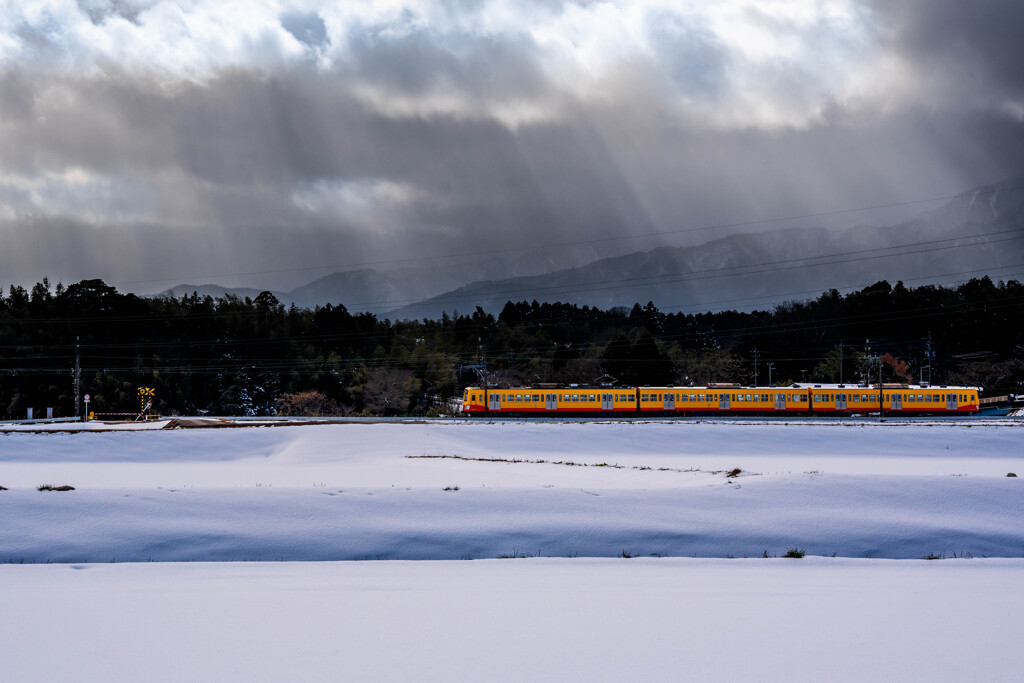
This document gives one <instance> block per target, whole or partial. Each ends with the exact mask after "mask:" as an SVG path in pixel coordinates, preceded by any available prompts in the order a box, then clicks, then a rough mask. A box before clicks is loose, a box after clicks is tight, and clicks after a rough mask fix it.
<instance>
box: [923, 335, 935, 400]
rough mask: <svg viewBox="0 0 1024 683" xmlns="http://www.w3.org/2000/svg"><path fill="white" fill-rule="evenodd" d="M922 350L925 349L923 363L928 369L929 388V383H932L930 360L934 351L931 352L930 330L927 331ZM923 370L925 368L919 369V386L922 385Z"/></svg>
mask: <svg viewBox="0 0 1024 683" xmlns="http://www.w3.org/2000/svg"><path fill="white" fill-rule="evenodd" d="M924 349H925V350H924V357H925V362H926V363H927V366H926V367H927V368H928V384H929V386H930V385H931V383H932V358H934V357H935V351H933V350H932V332H931V330H928V339H927V340H926V342H925V347H924ZM924 370H925V368H924V367H922V368H921V384H924Z"/></svg>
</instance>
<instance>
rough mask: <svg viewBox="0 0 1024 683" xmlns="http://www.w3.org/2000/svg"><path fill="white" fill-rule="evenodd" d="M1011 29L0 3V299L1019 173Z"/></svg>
mask: <svg viewBox="0 0 1024 683" xmlns="http://www.w3.org/2000/svg"><path fill="white" fill-rule="evenodd" d="M1021 26H1024V3H1020V2H1019V1H1014V0H1007V1H1005V2H996V1H993V2H978V3H968V2H962V1H961V0H927V1H925V0H901V1H900V2H884V1H881V0H879V1H878V2H867V1H863V0H862V1H860V2H858V1H854V0H836V1H828V0H822V1H819V2H798V1H785V0H782V1H778V2H768V1H765V2H753V1H747V0H728V1H722V2H703V1H693V2H685V1H680V0H673V1H667V2H662V1H660V0H652V1H649V2H631V3H626V2H587V1H582V0H581V1H580V2H558V1H557V0H535V1H533V2H530V1H528V0H525V1H524V0H509V1H507V2H504V1H489V0H477V1H472V2H470V1H467V2H454V1H450V2H368V3H359V2H336V1H335V2H314V1H308V2H291V3H289V2H263V1H261V0H245V1H239V2H233V1H231V0H218V1H208V2H200V1H196V2H189V1H187V0H180V1H178V2H167V1H160V2H150V1H146V0H113V1H109V0H108V1H104V0H79V1H78V2H73V1H70V0H34V1H33V2H19V1H16V0H0V283H9V282H19V283H31V282H35V281H36V280H39V279H41V278H42V277H43V276H44V275H48V276H49V277H50V278H51V280H54V281H56V280H58V279H63V280H64V281H65V282H73V281H76V280H79V279H82V278H86V277H102V278H104V279H106V280H107V281H108V282H114V283H118V284H119V286H120V288H121V289H134V290H138V291H155V290H157V289H160V288H161V287H163V286H166V285H169V284H174V283H177V282H193V283H197V282H199V281H203V282H209V281H214V282H221V283H223V284H230V285H252V286H274V287H291V286H295V285H298V284H302V283H305V282H308V281H310V280H312V279H314V278H315V277H318V276H320V275H324V274H327V273H328V272H330V271H331V270H336V269H339V268H340V267H341V266H346V265H349V264H359V263H368V262H377V261H393V260H396V259H406V258H421V257H425V256H433V255H439V254H450V253H463V252H475V251H482V250H491V249H503V248H515V247H525V246H535V245H543V244H550V243H554V242H564V241H577V240H588V239H601V238H607V237H624V236H629V235H637V234H647V233H651V232H661V231H670V230H678V229H680V228H685V227H691V226H700V225H706V224H717V223H734V222H742V221H750V220H761V219H770V218H776V217H780V216H789V215H794V214H802V213H813V212H824V211H832V210H837V209H846V208H854V207H863V206H871V205H877V204H885V203H890V202H904V201H913V200H918V199H924V198H929V197H938V196H944V195H951V194H955V193H958V192H961V191H964V190H968V189H970V188H971V187H974V186H977V185H982V184H988V183H994V182H999V181H1003V180H1006V179H1012V178H1019V177H1022V170H1024V169H1022V166H1024V69H1022V68H1020V65H1021V64H1022V63H1024V59H1022V58H1024V54H1022V53H1024V40H1021V38H1020V35H1019V29H1020V27H1021ZM927 208H934V206H933V205H924V206H922V207H921V210H924V209H927ZM885 218H886V217H885V216H880V215H877V212H865V214H863V215H852V216H849V217H847V218H846V220H848V221H859V220H863V221H866V222H878V221H884V220H885ZM698 234H699V239H707V238H709V237H711V236H714V235H715V234H716V233H715V232H714V231H705V232H702V233H698ZM695 239H697V237H696V235H694V234H691V235H685V234H684V235H681V236H673V237H668V238H665V241H667V242H668V243H673V244H678V243H685V241H687V240H690V241H693V240H695ZM654 243H655V242H652V240H650V239H647V240H622V241H621V242H620V243H616V248H620V249H621V251H623V252H625V251H630V250H634V249H639V248H649V247H650V246H652V245H653V244H654ZM409 263H413V264H417V263H422V264H429V263H431V262H430V261H422V262H417V261H412V262H409ZM392 265H395V264H391V265H389V264H386V263H385V264H379V265H378V266H376V267H379V268H387V267H391V266H392ZM266 271H278V272H274V273H270V272H266ZM237 273H250V274H248V275H237V276H232V277H229V276H230V275H232V274H237Z"/></svg>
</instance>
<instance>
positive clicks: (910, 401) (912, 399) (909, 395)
mask: <svg viewBox="0 0 1024 683" xmlns="http://www.w3.org/2000/svg"><path fill="white" fill-rule="evenodd" d="M907 402H908V403H913V402H914V395H913V394H907Z"/></svg>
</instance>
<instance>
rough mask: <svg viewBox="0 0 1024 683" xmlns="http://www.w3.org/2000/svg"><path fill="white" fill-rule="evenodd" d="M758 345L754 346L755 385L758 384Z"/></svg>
mask: <svg viewBox="0 0 1024 683" xmlns="http://www.w3.org/2000/svg"><path fill="white" fill-rule="evenodd" d="M757 356H758V352H757V347H756V346H755V347H754V386H755V387H756V386H757Z"/></svg>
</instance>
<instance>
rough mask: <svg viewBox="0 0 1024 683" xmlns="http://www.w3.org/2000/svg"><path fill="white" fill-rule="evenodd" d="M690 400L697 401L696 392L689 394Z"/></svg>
mask: <svg viewBox="0 0 1024 683" xmlns="http://www.w3.org/2000/svg"><path fill="white" fill-rule="evenodd" d="M684 395H685V394H684ZM690 401H692V402H694V403H696V402H697V394H690Z"/></svg>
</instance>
